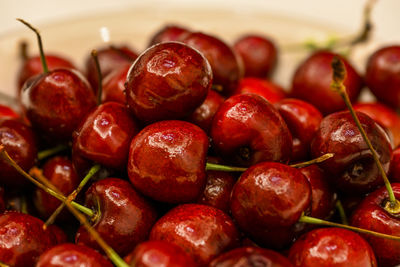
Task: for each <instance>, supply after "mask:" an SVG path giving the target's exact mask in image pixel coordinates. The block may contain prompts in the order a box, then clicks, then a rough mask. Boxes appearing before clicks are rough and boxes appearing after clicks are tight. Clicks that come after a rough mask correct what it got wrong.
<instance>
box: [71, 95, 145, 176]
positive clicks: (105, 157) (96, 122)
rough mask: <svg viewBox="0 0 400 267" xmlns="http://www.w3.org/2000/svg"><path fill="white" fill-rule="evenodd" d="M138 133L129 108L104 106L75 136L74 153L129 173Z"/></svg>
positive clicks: (115, 104) (117, 104)
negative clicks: (128, 168) (127, 164)
mask: <svg viewBox="0 0 400 267" xmlns="http://www.w3.org/2000/svg"><path fill="white" fill-rule="evenodd" d="M138 131H139V127H138V125H137V123H136V122H135V120H134V119H133V118H132V115H131V114H130V113H129V110H128V109H127V108H126V107H125V105H123V104H120V103H117V102H107V103H104V104H102V105H100V106H98V107H97V108H95V109H94V110H92V112H90V113H89V114H88V115H87V117H86V118H85V119H84V120H83V122H82V124H81V126H80V127H79V129H77V130H76V131H75V132H74V135H73V137H74V138H73V148H74V150H75V151H74V153H78V154H79V155H80V156H82V157H83V158H85V159H89V160H91V161H94V162H98V163H100V164H102V165H103V166H105V167H109V168H114V169H117V170H125V168H126V163H127V161H128V153H129V144H130V143H131V140H132V138H133V137H134V136H135V135H136V134H137V133H138Z"/></svg>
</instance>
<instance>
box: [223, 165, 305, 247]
mask: <svg viewBox="0 0 400 267" xmlns="http://www.w3.org/2000/svg"><path fill="white" fill-rule="evenodd" d="M311 192H312V191H311V186H310V183H309V182H308V181H307V178H306V177H305V176H304V175H303V174H302V173H301V172H300V171H299V170H297V169H295V168H292V167H290V166H288V165H284V164H281V163H275V162H262V163H259V164H256V165H253V166H252V167H250V168H249V169H247V170H246V171H245V172H244V173H243V174H242V176H241V177H240V179H239V180H238V182H237V183H236V184H235V186H234V188H233V191H232V196H231V211H232V215H233V217H234V218H235V220H236V222H237V223H238V225H239V227H240V228H241V229H242V231H243V232H245V233H246V234H248V235H249V236H250V237H251V238H252V239H253V240H254V241H256V242H258V243H260V244H262V245H265V246H268V247H274V248H281V247H282V246H285V245H287V244H288V243H290V241H291V239H290V238H289V237H288V235H289V234H290V228H291V227H293V226H294V225H295V224H296V223H297V222H298V220H299V219H300V216H301V215H302V214H303V212H305V211H306V210H307V209H309V207H310V205H311ZM282 231H285V232H287V234H285V235H283V234H281V232H282Z"/></svg>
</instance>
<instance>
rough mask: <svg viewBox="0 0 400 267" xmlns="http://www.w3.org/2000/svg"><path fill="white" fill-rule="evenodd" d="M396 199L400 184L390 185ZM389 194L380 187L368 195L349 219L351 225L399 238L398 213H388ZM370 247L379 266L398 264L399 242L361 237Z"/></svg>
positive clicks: (399, 221)
mask: <svg viewBox="0 0 400 267" xmlns="http://www.w3.org/2000/svg"><path fill="white" fill-rule="evenodd" d="M392 188H393V192H394V195H395V197H396V199H399V198H400V184H398V183H392ZM388 203H389V194H388V191H387V190H386V188H385V187H382V188H380V189H378V190H376V191H374V192H372V193H371V194H369V195H368V196H367V197H366V198H365V199H364V200H363V201H362V202H361V203H360V205H359V206H358V207H357V209H356V210H355V211H354V213H353V215H352V217H351V225H354V226H356V227H360V228H364V229H368V230H373V231H377V232H380V233H387V234H391V235H394V236H400V220H399V216H398V215H399V211H398V210H394V211H392V212H389V211H390V210H389V211H388V210H387V205H388ZM363 237H364V238H365V239H366V240H367V241H368V243H369V244H370V245H371V247H372V249H373V250H374V252H375V255H376V258H377V259H378V263H379V266H395V265H397V264H400V242H398V241H397V240H389V239H382V238H379V237H374V236H369V235H363Z"/></svg>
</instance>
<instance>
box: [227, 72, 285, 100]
mask: <svg viewBox="0 0 400 267" xmlns="http://www.w3.org/2000/svg"><path fill="white" fill-rule="evenodd" d="M233 94H234V95H238V94H256V95H259V96H262V97H264V98H265V99H266V100H268V102H270V103H272V104H273V103H276V102H278V101H280V100H282V99H284V98H285V97H286V93H285V91H284V90H283V88H282V87H280V86H279V85H277V84H275V83H273V82H271V81H268V80H262V79H259V78H251V77H248V78H243V79H241V80H240V82H239V85H238V87H237V88H236V90H235V92H234V93H233Z"/></svg>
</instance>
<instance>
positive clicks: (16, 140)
mask: <svg viewBox="0 0 400 267" xmlns="http://www.w3.org/2000/svg"><path fill="white" fill-rule="evenodd" d="M0 144H1V145H3V146H4V149H5V150H6V151H7V153H8V154H9V155H10V157H11V158H12V159H13V160H14V161H15V162H16V163H17V164H18V165H19V166H20V167H21V168H22V169H23V170H25V171H29V170H30V168H32V167H33V166H34V164H35V161H36V156H37V148H36V143H35V136H34V134H33V132H32V130H31V129H30V128H29V127H28V126H26V125H25V124H23V123H22V122H20V121H17V120H12V119H0ZM0 173H1V175H0V184H2V185H4V186H7V187H18V188H23V187H24V186H26V185H29V181H28V180H26V179H25V178H24V177H23V176H22V175H20V174H19V173H18V172H17V171H16V170H15V169H14V168H13V167H11V166H10V165H8V164H7V163H6V162H5V161H3V160H0Z"/></svg>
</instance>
